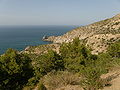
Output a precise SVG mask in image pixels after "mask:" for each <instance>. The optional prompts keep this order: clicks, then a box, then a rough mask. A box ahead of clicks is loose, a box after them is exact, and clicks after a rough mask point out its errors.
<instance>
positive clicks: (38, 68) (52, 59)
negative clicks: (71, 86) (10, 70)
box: [34, 50, 64, 77]
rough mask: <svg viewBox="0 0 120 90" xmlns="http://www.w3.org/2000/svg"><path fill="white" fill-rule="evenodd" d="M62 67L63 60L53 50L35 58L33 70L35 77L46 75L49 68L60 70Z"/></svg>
mask: <svg viewBox="0 0 120 90" xmlns="http://www.w3.org/2000/svg"><path fill="white" fill-rule="evenodd" d="M62 69H64V62H63V60H62V59H61V57H60V55H58V54H57V53H56V52H54V51H52V50H51V51H48V53H46V54H43V55H42V56H39V57H38V58H37V59H36V60H35V64H34V70H35V74H36V76H37V77H41V76H43V75H46V74H47V73H48V72H50V71H51V70H62Z"/></svg>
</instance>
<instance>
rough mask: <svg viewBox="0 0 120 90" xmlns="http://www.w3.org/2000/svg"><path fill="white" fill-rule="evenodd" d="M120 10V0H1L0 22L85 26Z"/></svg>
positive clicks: (4, 23)
mask: <svg viewBox="0 0 120 90" xmlns="http://www.w3.org/2000/svg"><path fill="white" fill-rule="evenodd" d="M118 13H120V0H0V25H85V24H89V23H92V22H94V21H99V20H102V19H106V18H109V17H112V16H114V15H116V14H118Z"/></svg>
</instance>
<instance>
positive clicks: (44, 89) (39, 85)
mask: <svg viewBox="0 0 120 90" xmlns="http://www.w3.org/2000/svg"><path fill="white" fill-rule="evenodd" d="M38 90H47V88H46V87H45V86H44V84H43V83H42V82H41V81H40V82H39V83H38Z"/></svg>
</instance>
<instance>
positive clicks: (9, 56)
mask: <svg viewBox="0 0 120 90" xmlns="http://www.w3.org/2000/svg"><path fill="white" fill-rule="evenodd" d="M32 75H33V70H32V67H31V60H30V58H29V57H28V56H26V55H24V54H20V53H18V52H17V51H16V50H13V49H8V50H7V51H6V53H5V54H3V55H2V56H0V89H2V90H6V88H7V90H13V89H20V88H22V86H23V85H25V84H26V83H27V81H28V79H29V78H31V77H32Z"/></svg>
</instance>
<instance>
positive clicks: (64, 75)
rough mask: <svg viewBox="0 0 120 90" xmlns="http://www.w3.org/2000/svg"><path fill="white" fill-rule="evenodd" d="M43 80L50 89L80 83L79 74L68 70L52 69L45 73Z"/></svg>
mask: <svg viewBox="0 0 120 90" xmlns="http://www.w3.org/2000/svg"><path fill="white" fill-rule="evenodd" d="M42 80H43V83H44V84H45V85H46V86H48V88H49V89H56V88H60V87H63V86H67V85H78V84H79V82H80V78H79V76H78V75H77V74H74V73H71V72H68V71H58V72H55V71H52V72H50V73H48V74H47V75H45V76H44V77H43V79H42Z"/></svg>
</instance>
